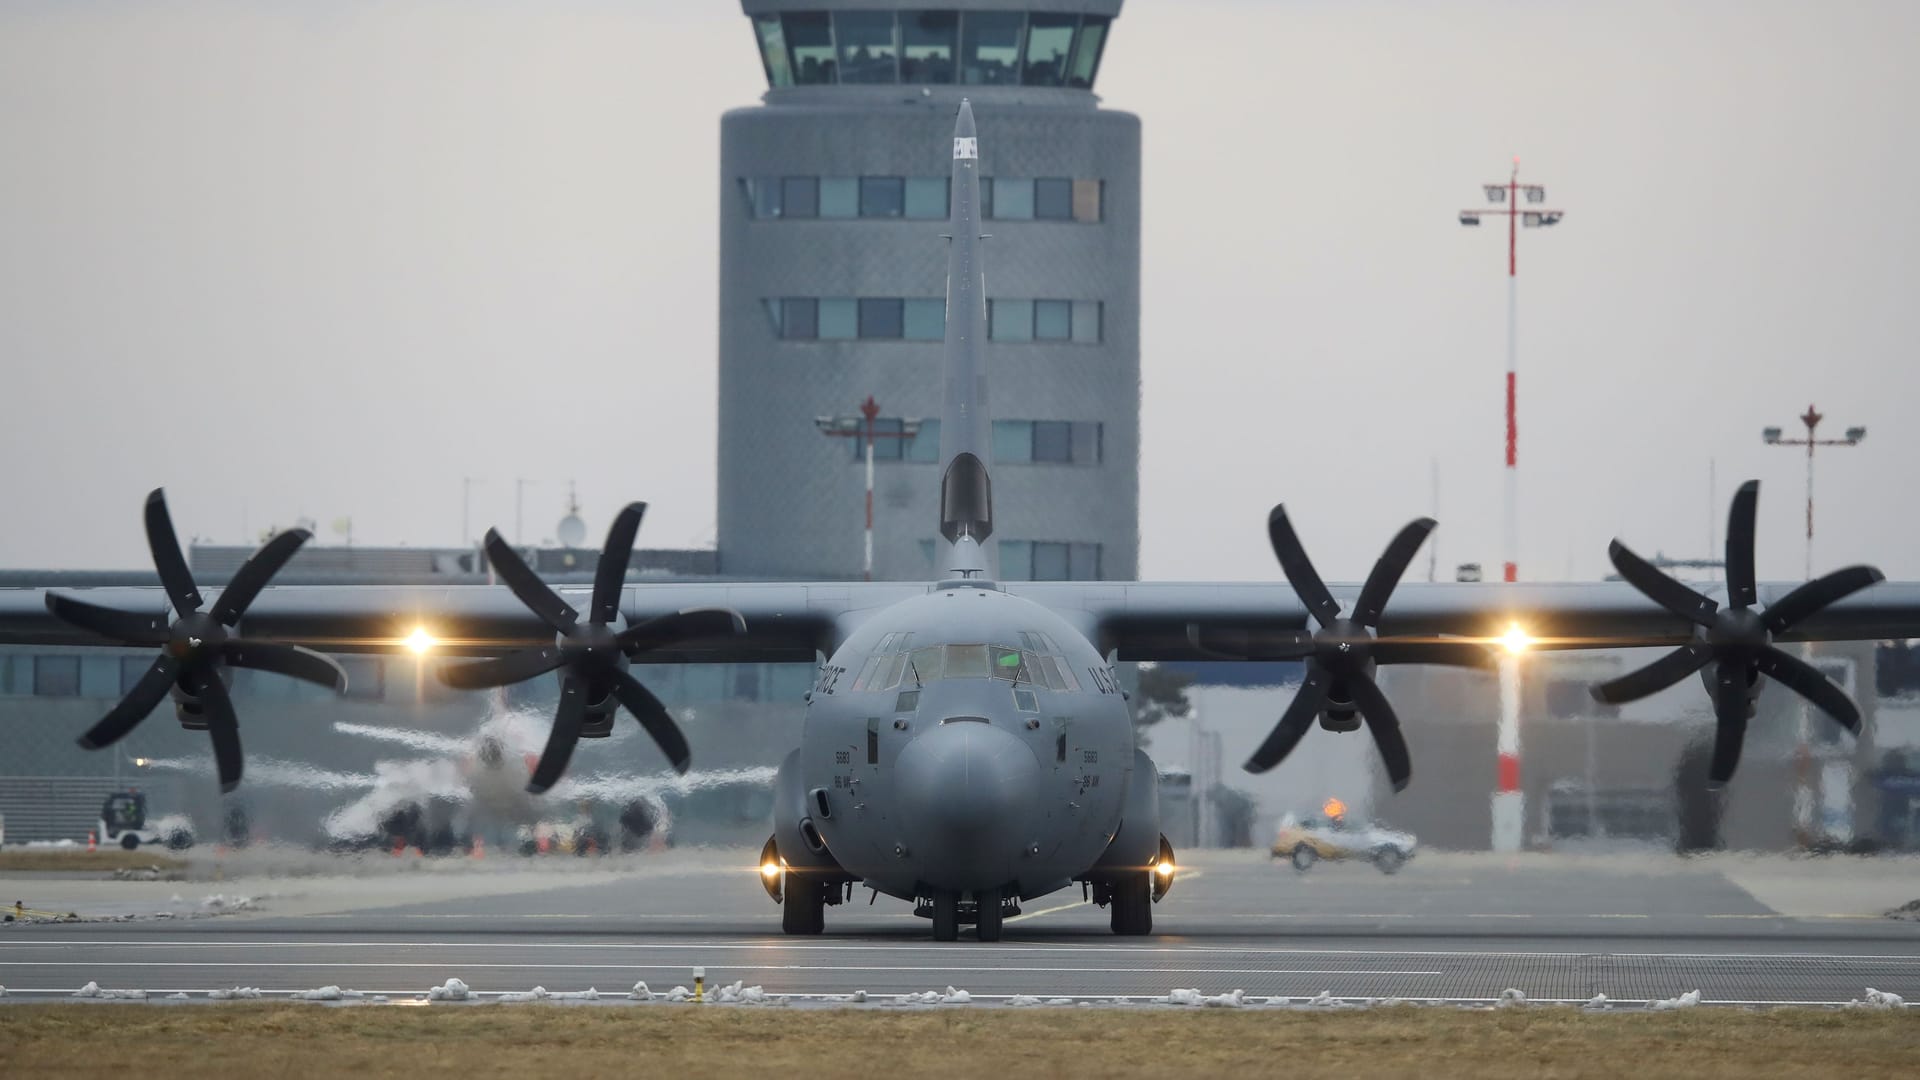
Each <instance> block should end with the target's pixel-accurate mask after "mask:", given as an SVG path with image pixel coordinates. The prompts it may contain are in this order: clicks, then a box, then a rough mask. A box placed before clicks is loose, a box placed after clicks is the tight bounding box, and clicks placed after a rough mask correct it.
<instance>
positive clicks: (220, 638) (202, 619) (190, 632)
mask: <svg viewBox="0 0 1920 1080" xmlns="http://www.w3.org/2000/svg"><path fill="white" fill-rule="evenodd" d="M226 640H227V628H226V627H224V626H222V625H220V622H219V620H217V619H215V618H214V617H213V616H211V615H209V614H207V613H205V612H201V611H195V612H190V613H188V614H186V615H182V616H181V617H180V620H179V621H178V622H176V623H174V624H173V626H172V627H170V628H169V629H168V631H167V645H166V649H167V654H168V655H170V656H172V657H173V658H174V659H175V660H179V661H181V662H182V663H188V662H191V661H193V660H195V659H197V658H199V657H201V656H204V655H206V654H207V653H210V652H215V651H218V650H219V648H220V645H221V643H222V642H224V641H226Z"/></svg>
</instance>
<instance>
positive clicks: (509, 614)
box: [0, 582, 931, 663]
mask: <svg viewBox="0 0 1920 1080" xmlns="http://www.w3.org/2000/svg"><path fill="white" fill-rule="evenodd" d="M930 587H931V586H929V585H926V584H912V583H867V582H843V583H831V584H810V583H794V584H784V583H769V584H760V583H751V584H734V583H674V584H665V583H663V584H630V585H627V586H625V588H624V589H623V590H622V593H621V601H620V608H621V612H622V613H623V614H624V615H625V616H626V618H627V621H628V623H629V624H637V623H640V622H644V621H646V620H648V619H652V618H658V617H660V616H664V615H671V614H674V613H676V612H681V611H686V610H690V609H698V608H725V609H729V610H732V611H735V612H738V613H739V614H740V615H741V617H742V619H743V620H744V621H745V624H746V626H745V631H744V632H743V633H738V634H732V635H723V636H716V637H711V638H694V639H685V640H680V641H676V642H674V643H672V644H671V645H668V646H665V647H661V648H657V649H654V650H652V651H650V652H649V653H648V654H647V655H646V656H645V657H644V660H643V662H646V663H779V662H789V661H790V662H802V663H812V662H813V661H814V659H815V653H816V652H831V651H832V649H833V647H834V645H835V644H836V643H837V641H838V640H839V638H840V637H841V636H843V633H844V630H845V629H847V628H850V627H851V626H852V625H856V624H857V623H858V622H859V620H860V618H861V617H862V614H863V613H864V612H868V611H872V610H877V609H879V608H882V607H885V606H887V605H888V604H891V603H894V602H896V601H898V600H903V599H905V598H907V597H909V596H912V595H915V594H917V593H922V592H925V591H926V590H927V589H928V588H930ZM554 592H556V593H558V594H559V595H560V596H561V598H563V599H565V600H566V601H567V602H569V603H570V604H572V605H574V607H575V608H577V609H582V610H584V609H585V608H586V607H587V606H588V605H589V603H590V602H591V596H592V588H591V587H590V586H584V585H582V586H570V585H560V586H555V587H554ZM49 593H57V594H60V595H62V596H67V597H72V598H74V599H78V600H82V601H85V602H87V603H89V604H94V605H98V606H102V607H108V608H115V609H118V610H120V611H126V612H135V613H138V614H140V615H142V616H150V617H151V618H152V619H153V620H154V621H155V623H156V625H157V626H158V627H159V628H160V629H161V630H162V631H164V629H165V627H166V625H167V622H168V620H169V615H168V604H167V596H166V593H165V592H164V591H163V590H162V589H160V588H157V587H130V588H105V589H0V645H102V644H107V642H106V641H104V640H103V639H101V638H98V637H95V636H94V635H92V634H90V633H88V632H86V631H84V630H81V629H78V628H76V627H74V626H71V625H69V624H67V623H63V622H61V621H59V620H58V619H55V618H54V617H53V615H52V614H51V613H50V612H49V611H48V610H47V606H46V597H47V595H48V594H49ZM206 595H207V602H208V603H209V604H217V603H218V601H219V591H218V590H216V589H208V590H206ZM239 627H240V629H241V630H242V631H243V632H244V633H245V634H246V635H247V637H248V638H250V639H253V640H267V641H278V642H284V643H290V644H298V645H304V646H307V647H308V648H312V649H317V650H319V651H321V652H329V653H358V652H399V651H401V650H402V649H404V648H406V646H407V640H408V637H409V635H411V634H412V633H413V632H414V630H415V629H416V628H422V629H425V630H426V631H427V632H428V633H429V634H431V635H432V636H433V637H434V638H435V640H436V642H437V644H436V646H435V651H436V652H438V653H445V654H451V655H458V656H490V655H495V654H498V653H503V652H507V651H510V650H513V649H523V648H537V647H540V646H545V645H551V644H552V643H553V631H552V630H551V629H549V628H548V627H547V625H546V624H545V623H543V622H541V621H540V619H539V618H538V617H536V616H535V615H534V614H533V613H531V612H529V611H528V610H527V608H526V607H525V606H523V605H522V604H521V603H520V601H519V600H518V599H516V598H515V597H514V595H513V594H512V593H511V592H509V591H508V590H507V589H506V588H504V587H493V586H485V585H449V586H436V587H395V586H371V585H276V586H268V587H267V588H265V589H263V590H261V592H260V594H259V596H258V598H257V599H255V600H254V601H253V603H252V604H251V605H250V606H249V607H248V608H247V609H246V615H245V617H244V618H243V619H241V621H240V624H239Z"/></svg>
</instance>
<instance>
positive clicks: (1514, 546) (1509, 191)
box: [1460, 157, 1566, 581]
mask: <svg viewBox="0 0 1920 1080" xmlns="http://www.w3.org/2000/svg"><path fill="white" fill-rule="evenodd" d="M1481 190H1483V191H1485V192H1486V195H1487V202H1488V203H1489V204H1493V205H1499V206H1503V207H1504V208H1503V209H1497V210H1480V209H1473V210H1462V211H1460V224H1462V225H1466V226H1478V225H1479V224H1480V216H1481V215H1482V214H1494V215H1505V216H1506V219H1507V385H1506V395H1507V432H1506V462H1507V464H1506V469H1507V484H1506V488H1507V490H1506V513H1505V518H1506V536H1505V539H1504V544H1505V547H1506V558H1505V560H1504V562H1505V569H1504V571H1503V573H1502V575H1501V577H1502V580H1505V581H1518V580H1519V578H1520V564H1519V560H1520V481H1519V473H1518V471H1517V467H1518V465H1519V459H1520V426H1519V417H1518V410H1519V387H1518V384H1517V376H1518V369H1519V342H1518V339H1517V336H1516V329H1517V323H1518V305H1519V280H1520V229H1521V227H1522V226H1524V227H1526V228H1529V229H1533V228H1545V227H1548V226H1552V225H1558V224H1559V223H1560V219H1561V218H1563V217H1565V216H1566V212H1565V211H1562V210H1546V209H1534V210H1522V209H1520V198H1521V196H1522V194H1524V195H1525V196H1526V200H1527V203H1528V204H1529V205H1533V204H1538V203H1542V202H1545V201H1546V198H1547V189H1546V188H1544V187H1542V186H1540V185H1539V184H1522V183H1521V182H1520V159H1519V158H1518V157H1515V158H1514V159H1513V173H1512V175H1510V176H1508V177H1507V182H1506V183H1504V184H1482V185H1481Z"/></svg>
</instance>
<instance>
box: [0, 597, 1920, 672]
mask: <svg viewBox="0 0 1920 1080" xmlns="http://www.w3.org/2000/svg"><path fill="white" fill-rule="evenodd" d="M1797 584H1798V583H1797V582H1792V583H1789V582H1768V583H1762V584H1760V585H1759V586H1758V593H1759V601H1760V605H1761V607H1762V608H1763V609H1764V607H1766V606H1768V605H1771V604H1773V603H1775V602H1777V601H1778V600H1779V599H1780V598H1782V597H1784V596H1785V595H1786V594H1787V593H1788V592H1790V591H1792V589H1793V588H1794V587H1795V586H1796V585H1797ZM933 587H934V586H933V585H932V584H931V583H926V582H872V583H868V582H835V583H828V584H820V583H804V582H797V583H791V584H789V583H675V584H657V585H656V584H630V585H628V586H626V587H625V589H624V590H623V593H622V598H621V611H622V613H623V614H624V615H625V616H626V618H627V620H628V622H629V623H639V622H643V621H645V620H647V619H651V618H656V617H659V616H663V615H669V614H672V613H674V612H679V611H684V610H688V609H692V608H716V607H717V608H728V609H731V610H733V611H737V612H739V613H740V615H741V616H742V618H743V619H744V621H745V624H746V625H745V632H744V633H739V634H734V635H728V636H717V637H712V638H704V639H690V640H685V641H680V642H676V643H675V644H673V645H672V646H670V647H667V648H662V649H658V650H655V651H653V652H651V653H649V654H648V655H647V656H646V657H645V658H644V661H645V662H648V663H780V662H800V663H811V662H812V661H813V660H814V659H815V654H816V653H819V652H826V653H831V652H832V651H833V648H834V646H835V645H836V644H837V643H838V642H839V641H840V640H841V639H842V638H843V637H844V636H845V635H846V633H847V632H848V631H850V630H851V629H852V628H853V627H854V626H857V625H858V624H859V623H860V621H861V620H862V619H863V618H864V617H865V616H866V615H867V614H870V613H871V612H873V611H876V610H879V609H880V608H884V607H886V606H888V605H890V604H893V603H896V602H898V601H900V600H904V599H907V598H908V597H910V596H913V595H916V594H919V593H924V592H926V591H927V590H929V589H931V588H933ZM1004 587H1005V589H1006V590H1007V592H1009V593H1011V594H1013V595H1016V596H1020V597H1024V598H1026V599H1029V600H1032V601H1034V602H1036V603H1038V604H1041V605H1043V606H1045V607H1048V608H1051V609H1053V610H1054V611H1056V612H1058V613H1059V614H1060V615H1062V616H1063V617H1065V618H1066V619H1068V621H1070V622H1073V623H1075V624H1076V625H1077V626H1078V627H1079V628H1080V629H1082V630H1083V631H1085V632H1086V633H1087V634H1088V636H1089V640H1092V641H1094V642H1095V643H1096V644H1098V645H1099V646H1100V648H1101V650H1102V651H1103V652H1113V653H1116V654H1117V656H1118V658H1119V659H1121V660H1218V659H1224V658H1234V657H1236V656H1237V657H1239V658H1243V659H1260V658H1261V656H1260V655H1258V654H1257V653H1255V654H1253V655H1244V654H1243V653H1242V652H1241V651H1239V650H1237V649H1236V650H1225V651H1223V650H1219V649H1210V648H1205V647H1203V644H1210V643H1212V642H1214V641H1217V640H1231V639H1228V638H1225V637H1224V635H1231V634H1251V635H1253V636H1254V639H1255V641H1254V643H1255V644H1258V642H1259V640H1261V639H1262V638H1263V637H1269V636H1277V637H1278V638H1284V637H1287V636H1290V635H1295V634H1300V633H1304V632H1307V631H1309V630H1311V629H1312V627H1313V625H1314V624H1313V620H1312V619H1311V618H1310V617H1309V614H1308V611H1307V608H1306V605H1305V604H1303V603H1302V602H1301V601H1300V599H1299V598H1298V597H1297V596H1296V595H1294V593H1293V591H1292V589H1291V587H1290V586H1289V585H1288V584H1287V583H1286V582H1285V581H1264V582H1207V583H1188V582H1157V581H1147V582H1067V581H1061V582H1010V583H1007V584H1006V585H1005V586H1004ZM1698 588H1699V589H1700V591H1701V592H1702V593H1704V594H1705V595H1707V596H1709V597H1711V598H1713V599H1715V600H1716V601H1719V602H1721V603H1722V604H1723V605H1724V604H1725V602H1726V599H1727V598H1726V589H1725V586H1724V585H1705V586H1698ZM555 591H556V592H558V593H559V594H560V595H561V596H562V597H563V598H565V599H567V600H568V601H569V602H571V603H574V604H576V605H577V606H585V605H586V604H587V603H588V595H589V593H590V589H588V588H587V587H585V586H578V587H576V586H558V587H556V588H555ZM1328 591H1329V592H1331V593H1332V595H1333V596H1334V598H1335V599H1336V600H1337V601H1338V602H1339V603H1340V604H1341V606H1342V608H1343V609H1345V610H1349V611H1351V610H1352V608H1353V606H1354V605H1355V603H1356V602H1357V600H1358V598H1359V593H1360V591H1361V587H1360V586H1358V585H1329V586H1328ZM49 592H58V593H61V594H63V595H68V596H73V597H76V598H79V599H83V600H86V601H88V602H90V603H93V604H98V605H103V606H107V607H113V608H118V609H121V610H124V611H134V612H141V613H150V614H151V615H152V617H153V618H154V619H155V620H156V621H159V622H160V625H162V626H164V625H165V620H166V618H167V600H166V594H165V593H164V592H163V591H162V590H160V589H158V588H151V587H146V588H141V587H130V588H108V589H60V590H47V589H0V644H4V645H101V644H106V642H104V641H102V640H101V639H99V638H96V637H94V636H93V635H91V634H89V633H87V632H86V631H84V630H80V629H77V628H75V627H73V626H70V625H68V624H66V623H63V622H60V621H59V620H57V619H55V618H54V617H53V616H52V615H51V614H50V613H49V612H48V610H47V607H46V595H47V594H48V593H49ZM208 592H209V594H210V596H211V597H212V598H213V599H216V600H217V597H218V593H217V591H215V590H208ZM1516 623H1517V624H1518V625H1519V626H1521V627H1522V628H1523V629H1524V630H1525V631H1526V632H1527V634H1529V635H1530V636H1531V637H1532V638H1533V639H1535V644H1536V646H1537V647H1540V648H1625V647H1631V646H1643V645H1649V646H1658V645H1668V646H1671V645H1678V644H1682V643H1684V642H1686V641H1688V640H1689V639H1690V636H1691V633H1692V624H1690V623H1688V622H1687V621H1686V620H1684V619H1681V618H1678V617H1676V616H1675V615H1672V614H1670V613H1669V612H1668V611H1667V610H1665V609H1664V608H1662V607H1660V606H1659V605H1657V604H1655V603H1653V602H1652V601H1651V600H1649V599H1647V598H1646V597H1645V596H1643V595H1641V594H1640V593H1639V592H1638V591H1637V590H1635V589H1634V588H1633V587H1632V586H1631V585H1628V584H1626V583H1624V582H1593V583H1576V584H1518V585H1508V584H1491V583H1472V584H1463V583H1455V582H1443V583H1429V582H1406V583H1404V584H1402V585H1400V586H1399V587H1398V588H1396V589H1395V590H1394V592H1393V594H1392V596H1391V599H1390V602H1389V603H1388V604H1387V605H1386V609H1385V612H1384V614H1383V616H1382V618H1381V620H1380V624H1379V632H1380V636H1381V637H1383V638H1400V637H1410V638H1425V637H1454V638H1471V639H1481V640H1487V641H1493V640H1497V639H1499V638H1500V637H1501V636H1502V635H1504V634H1505V633H1506V632H1507V630H1508V629H1509V627H1511V626H1513V625H1514V624H1516ZM241 627H242V629H244V631H245V632H246V634H247V635H248V636H249V637H251V638H259V639H267V640H274V641H282V642H290V643H295V644H300V645H305V646H308V647H310V648H314V649H318V650H320V651H323V652H338V653H350V652H398V651H401V650H402V649H404V648H405V647H406V644H407V638H408V636H409V635H410V634H412V632H413V631H414V629H415V628H416V627H424V628H425V629H426V630H427V631H428V632H429V633H430V634H432V635H433V636H434V638H435V639H436V640H437V645H436V646H435V648H436V651H437V652H441V653H447V654H452V655H462V656H487V655H493V654H497V653H501V652H505V651H508V650H511V649H517V648H528V647H538V646H541V645H548V644H551V643H552V641H553V633H552V631H551V630H549V629H548V628H547V627H546V626H545V625H544V624H542V623H541V622H540V620H539V619H538V618H536V617H535V616H533V615H532V614H531V613H529V612H528V611H527V610H526V609H525V608H524V607H523V606H521V604H520V603H519V601H518V600H516V599H515V598H514V596H513V594H511V593H510V592H508V591H507V590H506V589H504V588H495V587H489V586H483V585H454V586H440V587H433V588H417V587H388V586H360V585H280V586H269V587H268V588H266V589H264V590H263V591H262V592H261V594H260V596H259V598H258V599H257V600H255V601H254V603H253V604H252V606H251V607H250V608H249V609H248V611H247V615H246V617H245V619H244V620H243V621H242V623H241ZM1910 637H1920V582H1881V583H1879V584H1877V585H1873V586H1871V587H1869V588H1866V589H1864V590H1862V591H1860V592H1857V593H1855V594H1853V595H1852V596H1848V597H1846V598H1845V599H1842V600H1839V601H1837V602H1836V603H1834V604H1832V605H1831V606H1829V607H1827V608H1825V609H1824V610H1822V611H1819V612H1818V613H1816V614H1814V615H1812V616H1810V617H1808V618H1806V619H1804V620H1802V621H1800V622H1798V623H1797V624H1796V625H1794V626H1793V627H1792V628H1791V629H1790V630H1788V631H1786V632H1784V633H1781V634H1779V635H1777V640H1779V641H1783V642H1793V641H1863V640H1881V639H1889V638H1910Z"/></svg>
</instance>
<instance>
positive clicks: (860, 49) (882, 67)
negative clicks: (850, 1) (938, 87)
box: [833, 11, 900, 83]
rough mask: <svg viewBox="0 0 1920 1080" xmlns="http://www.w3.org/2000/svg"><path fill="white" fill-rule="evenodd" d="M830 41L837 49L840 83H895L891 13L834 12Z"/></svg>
mask: <svg viewBox="0 0 1920 1080" xmlns="http://www.w3.org/2000/svg"><path fill="white" fill-rule="evenodd" d="M833 37H834V40H835V42H837V43H838V44H839V46H840V81H841V82H842V83H890V82H897V81H899V77H900V73H899V71H898V69H897V68H896V67H895V66H894V61H895V60H896V59H897V58H898V51H897V50H896V48H895V46H894V42H893V12H891V11H838V12H835V13H834V16H833Z"/></svg>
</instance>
